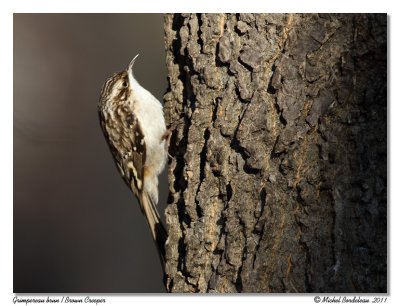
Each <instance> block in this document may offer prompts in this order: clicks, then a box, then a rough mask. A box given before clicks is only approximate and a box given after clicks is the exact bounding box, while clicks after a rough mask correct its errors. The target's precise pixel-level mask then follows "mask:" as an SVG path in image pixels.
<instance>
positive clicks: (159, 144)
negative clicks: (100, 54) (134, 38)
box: [98, 54, 168, 263]
mask: <svg viewBox="0 0 400 306" xmlns="http://www.w3.org/2000/svg"><path fill="white" fill-rule="evenodd" d="M138 56H139V54H138V55H136V56H135V57H134V58H133V59H132V60H131V62H130V63H129V65H128V66H127V67H126V68H125V69H124V70H122V71H121V72H118V73H114V75H113V76H111V77H109V78H108V79H107V80H106V81H105V83H104V85H103V88H102V90H101V94H100V99H99V104H98V113H99V118H100V125H101V128H102V130H103V134H104V136H105V139H106V141H107V143H108V145H109V148H110V151H111V153H112V156H113V158H114V161H115V164H116V166H117V168H118V170H119V172H120V173H121V175H122V177H123V179H124V181H125V183H126V184H127V185H128V187H129V188H130V189H131V191H132V192H133V194H134V195H135V196H136V198H137V199H138V202H139V205H140V209H141V211H142V213H143V214H144V216H145V217H146V220H147V223H148V225H149V227H150V231H151V234H152V238H153V240H154V241H155V243H156V246H157V249H158V253H159V256H160V259H161V261H162V263H165V246H164V245H165V242H166V240H167V237H168V236H167V231H166V229H165V227H164V225H163V224H162V222H161V219H160V215H159V213H158V211H157V208H156V204H157V203H158V176H159V174H160V173H161V172H162V170H163V169H164V167H165V164H166V161H167V156H168V130H167V128H166V125H165V119H164V113H163V106H162V104H161V103H160V102H159V101H158V100H157V99H156V98H155V97H154V96H153V95H152V94H151V93H150V92H149V91H148V90H146V89H145V88H143V87H142V86H141V85H140V84H139V83H138V81H137V80H136V79H135V77H134V75H133V65H134V63H135V61H136V59H137V57H138Z"/></svg>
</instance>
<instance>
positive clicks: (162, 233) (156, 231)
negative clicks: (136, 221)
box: [139, 191, 167, 263]
mask: <svg viewBox="0 0 400 306" xmlns="http://www.w3.org/2000/svg"><path fill="white" fill-rule="evenodd" d="M139 202H140V206H141V209H142V212H143V214H144V215H145V216H146V219H147V223H148V224H149V227H150V230H151V234H152V236H153V239H154V241H155V243H156V246H157V248H158V251H159V254H160V258H161V260H162V262H163V263H165V241H166V240H167V231H166V230H165V227H164V225H163V224H162V223H161V219H160V215H159V214H158V211H157V208H156V206H155V204H154V202H153V201H152V199H151V197H150V196H149V194H148V193H147V192H145V191H144V192H143V193H142V194H141V196H140V201H139Z"/></svg>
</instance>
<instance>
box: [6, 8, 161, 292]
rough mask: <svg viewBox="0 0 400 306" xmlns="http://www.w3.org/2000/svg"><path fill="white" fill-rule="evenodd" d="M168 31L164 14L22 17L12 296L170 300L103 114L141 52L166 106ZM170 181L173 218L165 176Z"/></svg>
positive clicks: (140, 76)
mask: <svg viewBox="0 0 400 306" xmlns="http://www.w3.org/2000/svg"><path fill="white" fill-rule="evenodd" d="M163 33H164V32H163V17H162V15H161V14H14V118H13V119H14V165H13V167H14V233H13V234H14V263H13V264H14V292H16V293H21V292H27V293H32V292H49V293H53V292H60V293H61V292H75V293H79V292H87V293H96V292H99V293H100V292H102V293H129V292H165V289H164V287H163V279H162V270H161V266H160V263H159V259H158V256H157V251H156V247H155V245H154V243H153V241H152V239H151V235H150V231H149V230H148V226H147V223H146V221H145V218H144V217H143V216H142V214H141V212H140V208H139V206H138V203H137V201H136V199H135V198H134V196H133V194H132V193H131V192H130V190H129V189H128V188H127V187H126V185H125V184H124V182H123V180H122V179H121V178H120V176H119V173H118V172H117V170H116V167H115V166H114V162H113V159H112V157H111V154H110V152H109V150H108V147H107V144H106V142H105V139H104V138H103V135H102V132H101V129H100V125H99V121H98V116H97V103H98V98H99V95H100V90H101V87H102V85H103V83H104V81H105V80H106V79H107V77H109V76H111V75H112V74H113V73H114V72H118V71H121V70H122V69H124V68H125V67H126V65H127V64H128V63H129V62H130V60H131V59H132V58H133V56H135V55H136V54H137V53H140V56H139V58H138V60H137V61H136V64H135V76H136V79H137V80H138V81H139V83H140V84H141V85H142V86H143V87H145V88H146V89H148V90H149V91H150V92H152V93H153V94H154V95H155V96H156V97H157V98H158V99H159V100H160V101H162V96H163V94H164V92H165V91H166V88H167V79H166V68H165V52H164V38H163ZM160 184H161V186H160V203H159V209H161V211H160V213H161V215H162V217H164V213H163V210H164V208H165V203H166V201H167V176H166V174H165V172H164V174H163V176H162V177H161V178H160Z"/></svg>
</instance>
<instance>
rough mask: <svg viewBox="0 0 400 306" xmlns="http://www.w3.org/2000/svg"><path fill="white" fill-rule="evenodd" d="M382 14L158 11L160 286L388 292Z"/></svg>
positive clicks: (174, 288) (190, 289)
mask: <svg viewBox="0 0 400 306" xmlns="http://www.w3.org/2000/svg"><path fill="white" fill-rule="evenodd" d="M386 23H387V17H386V15H385V14H356V15H350V14H346V15H335V14H322V15H311V14H305V15H303V14H167V15H165V23H164V26H165V43H166V50H167V66H168V76H169V89H168V92H167V93H166V95H165V97H164V100H165V115H166V118H167V122H168V123H169V124H170V125H171V126H172V127H173V133H172V137H171V143H170V154H171V156H172V157H173V158H172V159H171V160H170V164H169V181H170V187H169V188H170V197H169V205H168V207H167V211H166V220H167V224H168V227H169V229H168V232H169V239H168V241H167V245H166V283H167V284H166V285H167V289H168V290H169V291H170V292H386V290H387V289H386V257H387V244H386V243H387V241H386V234H387V233H386V232H387V224H386V219H387V218H386V206H387V194H386V186H387V183H386V175H387V160H386V158H387V150H386V149H387V141H386V134H387V122H386V119H387V101H386V90H387V88H386V71H387V67H386V64H387V63H386V48H387V43H386V36H387V35H386V28H387V27H386Z"/></svg>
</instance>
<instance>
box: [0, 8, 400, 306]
mask: <svg viewBox="0 0 400 306" xmlns="http://www.w3.org/2000/svg"><path fill="white" fill-rule="evenodd" d="M396 2H397V1H396V0H379V1H376V0H374V1H372V0H334V1H326V0H313V1H311V0H293V1H289V0H278V1H271V0H244V1H240V0H219V1H218V0H200V1H197V2H196V3H194V1H185V0H164V1H149V0H145V1H134V0H119V1H118V0H114V1H105V0H86V1H73V0H72V1H54V0H39V1H32V0H25V1H21V0H15V1H9V2H6V1H2V2H1V4H0V6H1V7H0V33H1V39H0V42H1V48H0V50H1V56H0V77H1V81H0V84H1V93H4V96H3V97H2V99H1V101H2V102H0V105H1V108H0V109H1V119H0V136H1V138H0V175H1V176H0V177H1V181H0V207H1V212H0V237H1V248H0V250H1V251H0V254H1V257H0V263H1V266H0V288H1V289H0V290H1V297H0V303H1V305H12V299H13V297H14V294H13V293H12V290H13V288H12V287H13V284H12V283H13V282H12V279H13V274H12V273H13V268H12V239H13V236H12V218H13V214H12V203H13V202H12V201H13V184H12V180H13V179H12V177H13V176H12V175H13V163H12V147H13V146H12V145H13V138H12V135H13V134H12V133H13V130H12V128H13V122H12V118H13V117H12V116H13V103H12V101H13V87H12V86H13V84H12V80H13V60H12V59H13V49H12V48H13V44H12V41H13V36H12V35H13V34H12V27H13V16H12V14H13V13H27V12H31V13H39V12H54V13H55V12H57V13H84V12H93V13H112V12H115V13H130V12H137V13H143V12H152V13H162V12H343V13H345V12H348V13H350V12H354V13H355V12H365V13H372V12H381V13H389V15H390V19H389V22H390V23H389V27H390V31H389V32H388V33H389V34H390V37H389V38H388V40H389V41H390V43H389V46H390V51H389V54H390V56H389V59H388V60H389V64H390V67H391V68H390V69H389V72H390V74H391V75H390V76H388V79H389V82H390V84H400V82H399V78H398V71H399V68H400V67H399V65H398V62H399V61H398V60H397V56H400V50H399V44H398V38H397V39H396V36H397V37H400V34H399V21H398V19H399V17H400V16H399V11H398V9H397V5H396ZM393 33H394V35H393ZM377 77H379V76H377ZM397 86H398V85H397ZM388 88H389V90H390V89H391V88H393V87H391V86H390V85H389V87H388ZM394 88H395V89H396V87H394ZM388 95H389V96H388V98H389V99H388V101H389V103H390V106H389V107H388V110H390V111H388V114H389V116H390V120H389V122H388V123H390V129H391V132H390V133H389V134H388V136H393V135H394V137H391V139H390V140H389V139H388V141H389V143H390V146H389V149H390V153H389V155H388V156H389V160H390V171H388V174H389V175H390V177H391V178H390V180H388V182H389V183H390V186H389V191H392V190H396V189H397V188H396V185H397V179H399V176H398V173H399V171H400V168H399V162H397V156H399V154H400V151H399V146H398V142H397V141H396V136H397V135H398V132H399V124H400V120H396V119H397V115H399V116H400V113H399V109H398V108H399V106H398V105H399V103H400V99H399V94H398V90H393V91H392V92H391V93H390V92H388ZM388 199H389V200H390V203H389V205H390V209H389V212H390V213H391V215H388V219H390V221H389V220H388V221H389V222H388V224H389V225H390V229H389V230H390V232H391V235H390V236H389V237H390V238H393V239H391V241H390V242H391V246H390V248H389V250H390V253H391V255H390V257H389V258H391V262H390V267H391V272H390V274H389V275H390V276H391V279H390V280H388V283H390V287H389V288H390V291H391V294H390V296H389V298H388V301H387V303H386V304H387V305H394V304H397V305H399V303H400V299H399V294H398V292H399V290H398V289H399V286H398V281H397V277H396V276H397V275H398V273H397V272H399V270H398V266H399V265H398V264H397V259H398V258H399V255H400V254H399V251H398V243H397V240H398V239H397V235H396V234H397V230H398V229H399V226H398V224H399V222H396V221H397V220H396V218H397V217H398V216H399V215H398V208H397V207H398V203H399V202H400V201H399V200H400V199H399V196H398V195H397V193H396V192H391V194H390V196H388ZM391 216H393V217H391ZM313 296H314V295H303V296H300V297H299V296H293V295H291V296H287V295H286V296H282V295H251V296H249V295H246V296H242V295H235V296H232V295H228V296H223V297H221V296H210V295H207V296H204V295H201V296H198V295H197V296H196V298H195V299H193V297H194V296H193V295H184V296H182V295H179V296H176V295H171V296H165V295H162V296H161V295H155V296H154V295H153V296H146V295H123V296H117V295H110V296H107V297H106V299H107V304H106V305H117V304H118V305H132V304H133V303H138V305H141V304H144V303H153V302H154V303H157V304H159V305H163V306H164V305H174V306H176V305H188V303H195V304H205V303H207V304H209V303H211V304H221V303H229V304H243V303H244V302H245V300H243V298H245V299H246V301H247V299H249V298H251V299H252V300H253V302H254V303H257V305H262V304H264V305H276V304H282V303H283V304H289V303H290V304H293V303H295V304H296V305H312V304H315V303H314V302H313ZM98 297H100V296H98ZM188 298H190V301H189V300H188ZM99 305H100V304H99ZM103 305H104V304H103Z"/></svg>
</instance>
